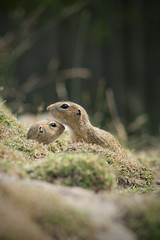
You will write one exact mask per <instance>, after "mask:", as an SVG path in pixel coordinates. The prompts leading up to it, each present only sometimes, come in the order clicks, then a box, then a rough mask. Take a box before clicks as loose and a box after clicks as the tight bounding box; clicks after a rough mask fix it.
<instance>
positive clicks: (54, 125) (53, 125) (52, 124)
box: [49, 122, 57, 127]
mask: <svg viewBox="0 0 160 240" xmlns="http://www.w3.org/2000/svg"><path fill="white" fill-rule="evenodd" d="M49 126H51V127H57V125H56V124H55V123H54V122H52V123H50V124H49Z"/></svg>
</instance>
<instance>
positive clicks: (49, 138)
mask: <svg viewBox="0 0 160 240" xmlns="http://www.w3.org/2000/svg"><path fill="white" fill-rule="evenodd" d="M64 129H65V127H64V126H63V125H62V124H61V123H60V122H57V121H53V120H43V121H39V122H36V123H33V124H32V125H31V126H30V127H29V130H28V132H27V138H28V139H29V138H30V139H34V140H36V141H38V142H39V143H43V144H49V143H51V142H53V141H54V140H56V139H57V138H58V137H59V136H60V135H61V134H62V133H63V131H64Z"/></svg>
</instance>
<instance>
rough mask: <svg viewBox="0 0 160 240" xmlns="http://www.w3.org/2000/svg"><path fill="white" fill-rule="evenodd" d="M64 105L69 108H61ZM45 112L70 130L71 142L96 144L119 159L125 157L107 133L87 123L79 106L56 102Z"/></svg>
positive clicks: (85, 116) (84, 114)
mask: <svg viewBox="0 0 160 240" xmlns="http://www.w3.org/2000/svg"><path fill="white" fill-rule="evenodd" d="M64 104H67V105H68V106H69V107H68V108H66V109H64V108H62V105H64ZM47 110H48V111H49V112H50V113H51V114H52V115H53V117H54V119H56V120H57V121H59V122H61V123H62V124H64V125H67V126H68V127H69V128H70V129H71V137H72V141H73V142H83V141H84V142H87V143H92V144H97V145H100V146H102V147H105V148H107V149H110V150H112V151H114V152H116V153H118V155H121V157H124V156H126V153H125V150H124V149H123V147H122V146H121V145H120V143H119V142H118V141H117V140H116V138H115V137H114V136H113V135H112V134H110V133H109V132H106V131H104V130H102V129H99V128H97V127H94V126H93V125H92V124H91V123H90V121H89V117H88V114H87V112H86V111H85V109H84V108H83V107H81V106H80V105H78V104H76V103H73V102H68V101H64V102H57V103H54V104H52V105H50V106H48V108H47Z"/></svg>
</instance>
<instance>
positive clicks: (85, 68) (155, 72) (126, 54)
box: [0, 0, 160, 140]
mask: <svg viewBox="0 0 160 240" xmlns="http://www.w3.org/2000/svg"><path fill="white" fill-rule="evenodd" d="M159 10H160V2H159V1H155V0H153V1H146V0H143V1H142V0H128V1H124V0H123V1H122V0H119V1H112V0H108V1H105V0H92V1H91V0H88V1H82V0H76V1H72V0H70V1H65V0H32V1H27V0H26V1H25V0H12V1H8V0H1V1H0V94H1V96H2V98H3V99H4V100H6V103H7V105H8V106H9V107H10V108H11V109H12V111H13V112H14V113H16V114H18V115H20V114H24V113H39V112H43V111H46V107H47V106H48V105H49V104H51V103H53V102H56V101H59V100H70V101H74V102H77V103H79V104H81V105H83V106H84V107H85V108H86V110H87V111H88V113H89V115H90V116H91V118H92V121H93V122H94V123H95V124H96V125H97V126H99V127H103V128H105V129H111V130H113V129H115V132H118V131H119V135H120V137H121V138H122V139H124V140H125V138H126V136H132V135H134V134H136V135H138V134H139V135H141V134H143V133H148V134H152V135H159V132H160V106H159V105H160V66H159V63H160V14H159ZM113 131H114V130H113Z"/></svg>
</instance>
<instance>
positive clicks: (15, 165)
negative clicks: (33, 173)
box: [0, 143, 31, 177]
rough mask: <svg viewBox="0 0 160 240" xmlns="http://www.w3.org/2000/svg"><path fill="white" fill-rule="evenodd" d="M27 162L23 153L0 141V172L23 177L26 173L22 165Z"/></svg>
mask: <svg viewBox="0 0 160 240" xmlns="http://www.w3.org/2000/svg"><path fill="white" fill-rule="evenodd" d="M28 162H29V160H28V159H27V158H26V156H25V154H23V153H22V152H19V151H17V150H14V149H11V148H9V147H7V146H5V145H3V144H2V143H0V172H5V173H8V174H12V175H18V176H20V177H24V176H26V173H25V170H24V169H23V167H24V164H26V163H28ZM30 162H31V160H30Z"/></svg>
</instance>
